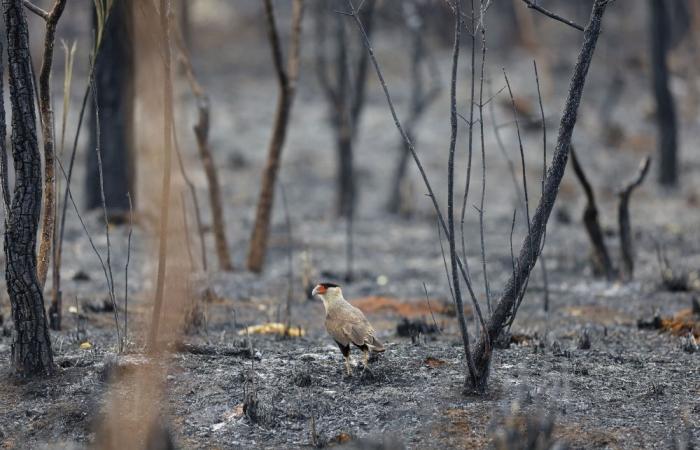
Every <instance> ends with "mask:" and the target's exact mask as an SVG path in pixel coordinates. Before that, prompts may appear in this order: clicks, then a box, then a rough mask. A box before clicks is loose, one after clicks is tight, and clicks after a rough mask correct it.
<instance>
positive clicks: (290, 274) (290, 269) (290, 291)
mask: <svg viewBox="0 0 700 450" xmlns="http://www.w3.org/2000/svg"><path fill="white" fill-rule="evenodd" d="M279 186H280V196H281V197H282V209H283V210H284V222H285V224H286V226H287V304H286V310H285V313H284V316H285V318H284V324H285V331H284V335H285V336H287V335H288V334H289V326H290V322H291V320H292V299H293V298H294V258H293V257H292V246H293V244H294V243H293V239H292V218H291V217H290V216H289V207H288V205H287V195H286V193H285V189H284V184H283V183H282V182H280V183H279Z"/></svg>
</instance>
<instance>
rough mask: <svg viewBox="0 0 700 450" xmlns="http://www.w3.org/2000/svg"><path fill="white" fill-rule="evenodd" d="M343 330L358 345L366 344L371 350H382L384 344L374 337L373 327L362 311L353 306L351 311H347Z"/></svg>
mask: <svg viewBox="0 0 700 450" xmlns="http://www.w3.org/2000/svg"><path fill="white" fill-rule="evenodd" d="M343 332H344V334H345V335H346V336H347V337H348V338H349V340H350V341H351V342H352V343H353V344H355V345H357V346H358V347H362V346H364V345H366V346H367V347H369V348H370V349H371V350H374V351H380V352H381V351H384V346H382V344H381V343H380V342H379V341H378V340H377V338H375V337H374V328H373V327H372V325H371V324H370V323H369V321H368V320H367V318H366V317H365V315H364V314H363V313H362V311H360V310H359V309H357V308H355V307H353V308H352V312H350V311H348V314H347V319H346V322H345V324H344V325H343Z"/></svg>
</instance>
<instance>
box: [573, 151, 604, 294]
mask: <svg viewBox="0 0 700 450" xmlns="http://www.w3.org/2000/svg"><path fill="white" fill-rule="evenodd" d="M571 162H572V164H573V167H574V173H575V174H576V178H577V179H578V180H579V182H580V183H581V186H582V187H583V191H584V192H585V193H586V200H587V202H586V209H585V210H584V211H583V224H584V226H585V227H586V232H587V233H588V237H589V238H590V240H591V245H592V246H593V249H592V254H591V258H592V263H593V272H594V274H597V275H604V276H605V277H606V278H607V279H609V280H610V279H612V278H614V276H615V269H614V268H613V264H612V261H611V259H610V254H609V253H608V247H607V246H606V245H605V237H604V235H603V230H602V228H601V226H600V222H599V220H598V207H597V206H596V201H595V195H594V193H593V188H592V187H591V184H590V183H589V181H588V178H587V177H586V174H585V172H584V171H583V167H581V164H580V163H579V161H578V158H577V157H576V151H575V150H574V149H573V147H572V148H571Z"/></svg>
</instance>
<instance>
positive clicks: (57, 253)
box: [52, 1, 114, 304]
mask: <svg viewBox="0 0 700 450" xmlns="http://www.w3.org/2000/svg"><path fill="white" fill-rule="evenodd" d="M103 7H104V9H101V8H103ZM113 7H114V2H112V3H110V4H109V5H108V7H105V5H104V4H103V3H102V1H98V2H96V3H95V9H96V11H97V12H98V13H99V14H98V15H100V16H102V20H103V22H102V27H104V26H106V25H107V23H108V22H109V18H110V17H111V11H112V8H113ZM98 25H99V24H98ZM98 28H99V26H98ZM102 42H103V41H102V32H101V30H98V32H97V33H95V42H94V45H93V49H92V54H91V57H90V66H89V69H88V80H91V79H92V78H93V77H94V76H95V68H96V60H97V57H98V55H99V53H100V49H101V47H102ZM90 92H91V86H90V82H88V83H87V84H86V86H85V92H84V94H83V100H82V104H81V106H80V113H79V115H78V124H77V126H76V131H75V137H74V139H73V148H72V150H71V155H70V161H69V165H68V171H67V173H66V171H65V170H64V168H63V165H62V162H61V160H60V158H57V159H56V161H57V162H58V165H59V166H60V167H61V172H63V176H64V178H65V179H66V187H65V189H64V191H63V201H62V202H61V220H60V223H59V224H58V225H59V226H58V239H57V241H56V244H55V246H56V248H55V250H54V259H55V262H54V270H55V271H56V272H57V273H56V274H55V275H54V279H55V280H58V283H56V285H57V286H58V284H60V277H61V274H60V272H61V260H62V257H63V237H64V235H65V229H66V213H67V211H68V197H69V195H72V194H71V193H70V182H71V180H72V177H73V167H74V165H75V156H76V154H77V152H78V141H79V140H80V131H81V129H82V125H83V119H84V117H85V110H86V108H87V104H88V99H89V96H90ZM61 141H62V142H63V136H62V138H61ZM61 147H63V144H61ZM74 207H75V209H76V211H77V210H78V209H77V206H75V205H74ZM81 220H82V218H81ZM54 291H55V292H56V296H55V298H54V299H52V303H56V304H57V303H58V302H59V301H60V300H59V299H60V296H61V294H60V289H58V288H56V289H54Z"/></svg>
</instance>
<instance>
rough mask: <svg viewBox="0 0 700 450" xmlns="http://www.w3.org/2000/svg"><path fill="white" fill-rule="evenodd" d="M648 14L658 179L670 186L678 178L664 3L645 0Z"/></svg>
mask: <svg viewBox="0 0 700 450" xmlns="http://www.w3.org/2000/svg"><path fill="white" fill-rule="evenodd" d="M649 1H650V9H649V14H650V18H651V23H650V28H651V67H652V79H653V88H654V98H655V99H656V123H657V126H658V133H659V136H658V148H659V173H658V180H659V183H661V184H662V185H666V186H674V185H676V183H677V182H678V161H677V159H678V156H677V147H678V144H677V134H678V132H677V129H676V111H675V106H674V101H673V95H672V94H671V90H670V89H669V76H668V61H667V55H668V49H669V47H670V36H671V26H670V19H669V11H668V4H667V2H666V1H665V0H649Z"/></svg>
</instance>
